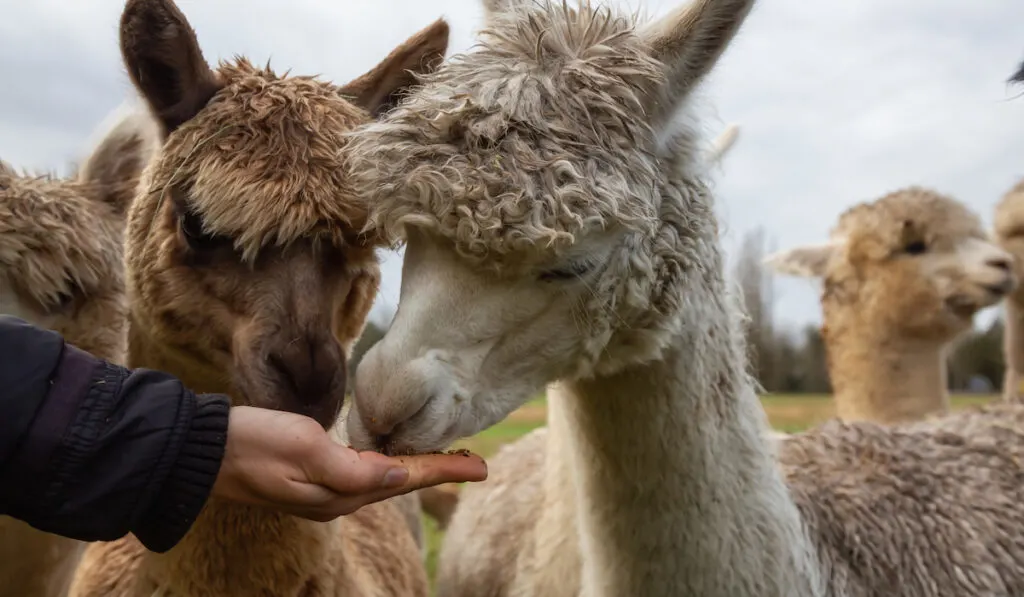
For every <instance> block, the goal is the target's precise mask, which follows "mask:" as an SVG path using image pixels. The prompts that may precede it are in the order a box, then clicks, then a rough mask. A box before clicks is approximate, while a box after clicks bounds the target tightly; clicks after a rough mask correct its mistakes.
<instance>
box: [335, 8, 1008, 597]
mask: <svg viewBox="0 0 1024 597" xmlns="http://www.w3.org/2000/svg"><path fill="white" fill-rule="evenodd" d="M751 5H752V1H751V0H698V1H697V2H694V3H693V4H691V5H689V6H687V7H684V8H682V9H679V10H676V11H674V12H672V13H671V14H669V15H668V16H666V17H665V18H663V19H661V20H659V21H658V22H656V23H653V24H651V25H644V26H640V27H637V26H635V25H634V23H633V21H632V19H631V18H630V17H628V16H625V15H622V14H619V13H616V12H614V11H612V10H605V9H602V10H595V9H592V8H591V7H589V6H584V7H582V8H581V9H580V10H579V11H573V10H570V9H567V8H565V7H564V6H563V5H561V4H559V5H557V6H555V5H551V4H545V3H534V2H529V3H525V2H524V3H522V4H519V3H516V4H515V5H513V6H504V5H499V4H498V3H496V2H495V3H492V6H491V10H492V14H491V16H490V27H489V28H488V29H487V30H485V31H484V32H483V34H482V35H481V44H480V45H481V47H480V48H478V49H477V50H476V51H474V52H472V53H469V54H465V55H462V56H458V57H455V58H452V59H451V60H449V61H447V62H446V63H445V64H444V65H443V66H442V67H441V68H440V69H439V70H438V72H437V73H436V74H434V75H431V76H429V77H428V78H427V80H426V82H425V85H424V87H422V88H421V89H419V90H417V91H416V92H414V93H413V94H412V95H411V96H410V97H409V98H408V99H407V101H406V102H405V103H404V104H403V105H402V106H400V107H399V108H398V109H396V110H395V111H393V112H392V113H390V114H388V115H387V116H386V117H384V118H383V119H382V120H381V122H379V123H376V124H371V125H369V126H367V127H364V128H361V129H359V130H358V131H356V132H354V133H353V137H354V139H353V141H352V145H351V146H350V147H349V150H350V151H349V152H348V155H349V156H350V158H351V159H352V160H353V163H352V164H351V166H352V174H353V179H352V182H353V183H354V184H356V188H357V190H358V191H359V192H360V193H361V194H363V195H364V196H365V197H366V198H367V199H368V201H369V204H370V205H371V206H372V212H371V220H372V221H373V222H374V224H375V225H376V226H378V227H379V229H380V230H382V231H384V232H385V233H388V234H394V235H396V237H398V238H403V239H404V240H405V241H406V243H407V245H406V253H405V263H404V270H403V277H402V303H401V305H400V308H399V310H398V313H397V315H396V317H395V320H394V322H393V324H392V326H391V328H390V330H389V331H388V333H387V334H386V335H385V337H384V338H383V339H382V340H381V341H380V342H379V343H378V344H377V345H376V346H375V347H374V348H372V349H371V350H370V351H369V352H368V353H367V354H366V356H365V358H364V359H363V361H362V364H361V365H360V367H359V370H358V372H357V381H356V388H355V395H356V396H355V402H354V404H353V406H352V413H351V416H350V417H349V418H348V428H349V432H350V438H351V439H352V441H353V442H354V443H356V444H357V445H359V446H369V445H378V446H381V447H383V448H386V449H389V450H393V451H397V452H402V451H414V452H419V451H429V450H433V449H439V448H442V447H444V446H446V445H448V444H449V443H450V442H451V441H453V440H454V439H456V438H459V437H465V436H468V435H471V434H473V433H476V432H478V431H480V430H482V429H484V428H486V427H488V426H489V425H492V424H493V423H495V422H497V421H498V420H500V419H501V418H503V417H504V416H506V415H507V414H508V413H509V412H511V411H512V410H513V409H515V408H516V407H518V406H519V405H521V404H523V403H524V402H525V401H526V400H528V399H529V398H530V397H532V396H534V395H536V393H537V392H538V391H540V390H541V389H542V388H543V387H544V386H545V385H546V384H548V383H550V382H553V381H556V380H560V381H559V385H558V392H559V394H560V395H559V397H558V399H557V400H554V401H553V406H554V407H556V408H557V411H558V412H555V413H553V414H552V429H551V432H550V435H551V437H554V438H560V439H561V440H563V443H562V445H561V449H558V450H555V449H552V450H551V451H549V452H547V453H546V455H545V456H546V457H548V458H550V459H552V460H555V461H556V463H557V466H561V470H563V471H567V473H565V474H564V476H562V477H561V479H560V481H561V483H560V487H559V491H556V492H554V493H552V494H546V495H544V496H540V498H539V503H543V505H544V509H545V511H547V510H548V509H550V510H551V511H554V510H556V509H560V510H561V512H562V513H564V515H562V516H558V517H556V518H558V520H561V521H565V522H568V526H569V527H570V533H571V526H572V524H573V523H572V522H571V521H576V523H578V524H579V542H578V545H579V550H580V562H581V563H580V568H579V574H578V578H579V583H578V584H576V585H573V584H570V583H571V581H572V578H571V577H567V578H566V584H565V585H563V586H561V587H559V590H558V593H559V594H567V595H573V594H583V595H587V596H588V597H603V596H613V595H614V596H615V597H621V596H622V595H644V596H645V597H647V596H651V597H660V596H670V595H671V596H676V595H703V596H710V597H717V596H729V597H734V596H736V595H778V596H782V595H785V596H794V595H876V594H887V595H978V594H1013V593H1014V592H1015V591H1020V590H1021V589H1022V588H1024V547H1021V546H1019V545H1018V542H1016V541H1014V539H1013V537H1014V534H1013V533H1014V529H1015V528H1017V525H1019V524H1021V523H1022V522H1024V506H1022V505H1021V498H1024V487H1022V486H1021V484H1020V483H1019V482H1017V476H1018V475H1019V474H1020V468H1019V467H1020V465H1018V464H1017V461H1018V460H1017V459H1018V458H1019V457H1020V456H1024V438H1022V437H1021V434H1020V433H1019V432H1018V431H1017V430H1016V429H1017V428H1016V427H1013V426H1012V423H1011V424H1007V423H1006V422H1004V420H1005V419H1007V418H1014V417H1015V416H1016V415H1017V414H1019V411H1018V410H1013V409H1012V408H1010V409H1009V410H1007V411H1005V412H1003V411H998V412H997V411H994V410H989V411H982V412H972V413H970V414H968V415H960V416H952V417H949V419H956V421H955V422H956V423H957V425H959V427H958V426H957V425H953V424H952V423H951V422H950V421H949V420H945V421H943V424H944V425H951V426H952V427H951V428H949V429H944V430H942V432H935V431H933V430H932V429H930V428H927V427H920V426H914V425H911V426H908V427H905V428H900V429H895V430H889V429H886V428H883V427H879V426H877V425H874V424H870V423H860V424H843V423H833V424H831V425H828V426H826V427H824V428H822V429H820V430H816V431H812V432H808V433H805V434H801V436H799V437H795V438H793V439H790V440H787V441H786V442H783V444H782V446H783V448H782V453H781V457H782V460H783V465H782V466H780V464H779V462H778V460H776V458H775V456H774V454H773V453H772V452H771V450H769V449H768V445H769V444H768V443H767V442H766V441H765V440H764V438H763V437H762V434H763V433H764V432H765V430H766V428H767V425H766V421H765V416H764V412H763V410H762V409H761V407H760V403H759V401H758V399H757V396H756V395H755V393H754V391H753V384H752V383H751V380H749V378H748V377H747V375H746V374H745V370H746V363H745V359H744V347H743V343H742V338H741V326H740V321H739V313H738V312H737V310H736V306H735V305H734V301H733V298H732V297H730V296H729V295H728V293H727V284H726V282H725V279H724V275H723V272H722V269H723V259H722V255H721V251H720V248H719V244H718V227H717V222H716V220H715V217H714V206H713V202H712V198H711V195H710V193H709V191H708V189H707V187H706V185H705V184H704V182H703V181H702V178H701V176H700V175H699V172H701V171H702V170H703V168H702V167H701V164H700V162H701V160H700V159H699V156H698V147H697V142H696V139H695V138H694V136H693V135H692V133H691V132H689V131H687V130H681V131H679V133H678V134H677V135H675V136H673V137H672V138H671V139H670V142H669V143H665V144H662V143H661V139H659V132H660V131H661V129H663V128H664V126H665V123H666V122H667V121H668V119H669V117H670V116H671V115H672V114H673V113H674V112H675V111H676V108H678V107H679V106H680V105H681V104H684V103H685V101H686V99H687V98H688V96H689V95H690V92H691V91H692V90H693V88H694V86H695V85H697V84H699V82H700V81H701V80H702V79H703V77H704V76H705V75H706V74H707V72H708V71H709V70H710V69H711V68H712V66H713V65H714V64H715V62H716V61H717V58H718V56H719V55H720V54H721V52H722V51H723V50H724V49H725V47H726V46H727V44H728V42H729V41H730V40H731V39H732V38H733V36H734V35H735V33H736V31H737V29H738V28H739V26H740V24H741V23H742V21H743V20H744V18H745V16H746V15H747V13H748V11H749V9H750V7H751ZM662 147H664V152H663V153H659V149H660V148H662ZM1006 408H1009V407H1006ZM1017 418H1019V417H1017ZM978 421H980V422H978ZM556 425H561V426H563V427H564V431H556V429H555V427H556ZM1002 427H1005V429H1003V428H1002ZM548 466H551V465H550V464H549V465H548ZM556 470H557V469H556ZM979 506H981V507H979ZM453 524H454V522H453ZM565 526H566V525H565V524H564V523H563V524H562V526H560V527H559V528H557V529H555V528H548V529H542V530H541V531H538V534H537V537H543V536H545V535H547V536H553V535H554V534H555V533H556V532H557V531H558V530H561V529H563V528H565ZM514 531H515V529H514V528H513V530H512V532H514ZM506 540H508V534H502V535H496V536H491V537H480V541H479V542H478V543H477V544H476V547H477V549H479V550H487V549H489V545H493V544H494V543H496V542H501V541H506ZM462 555H465V556H468V557H472V554H470V553H466V554H462ZM522 556H523V558H524V559H529V555H528V554H526V553H525V551H524V552H523V554H522ZM534 564H535V566H534V568H535V569H536V568H542V567H546V566H548V562H546V561H543V560H541V559H539V558H538V559H536V560H535V561H534ZM453 580H456V581H457V580H458V579H453ZM514 581H515V582H516V583H517V584H518V583H522V584H520V588H522V589H526V591H525V593H526V594H530V590H531V588H532V587H531V586H530V584H531V583H530V579H529V578H522V577H517V578H515V579H514ZM442 590H446V591H448V592H447V593H446V594H447V595H457V594H459V593H458V592H456V590H461V591H463V592H464V593H463V594H473V595H480V594H500V593H497V592H492V590H493V587H479V586H478V587H452V586H451V585H448V586H445V587H442ZM534 594H535V593H534Z"/></svg>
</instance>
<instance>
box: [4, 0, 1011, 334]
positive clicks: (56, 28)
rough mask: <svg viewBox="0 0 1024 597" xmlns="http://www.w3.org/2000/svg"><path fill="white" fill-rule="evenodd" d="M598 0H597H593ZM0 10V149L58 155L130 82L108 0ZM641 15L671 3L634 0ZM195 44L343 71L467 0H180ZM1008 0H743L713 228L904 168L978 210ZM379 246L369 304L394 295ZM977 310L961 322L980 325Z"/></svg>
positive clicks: (877, 187) (787, 228)
mask: <svg viewBox="0 0 1024 597" xmlns="http://www.w3.org/2000/svg"><path fill="white" fill-rule="evenodd" d="M608 1H614V0H608ZM4 3H5V4H7V6H4V10H3V15H4V17H3V19H0V56H2V57H3V59H2V60H0V81H3V83H2V87H3V92H2V93H0V157H2V158H3V159H4V160H6V161H8V162H10V163H13V164H14V165H16V166H20V167H24V168H29V169H33V170H48V171H56V172H66V171H67V167H68V165H69V164H70V163H71V162H72V161H74V160H76V159H78V158H79V157H80V153H81V151H83V150H84V148H85V143H86V142H87V141H88V139H89V138H90V133H91V132H92V129H93V127H94V126H95V125H96V124H97V123H98V122H99V121H101V120H102V119H103V118H104V116H106V115H107V114H108V113H109V111H110V110H112V109H113V108H115V107H116V106H117V105H118V104H119V103H120V102H121V101H122V100H123V99H124V98H125V97H127V94H128V93H130V91H131V87H130V84H129V83H128V80H127V78H126V77H125V76H124V73H123V69H122V66H121V61H120V56H119V54H118V49H117V22H118V18H119V16H120V11H121V8H122V6H123V2H122V1H120V0H89V1H87V2H84V1H82V0H32V2H17V3H16V2H14V1H13V0H5V2H4ZM622 4H625V5H628V6H630V7H637V6H641V5H642V6H645V7H646V8H647V10H648V11H649V12H650V13H652V14H655V15H658V14H663V13H664V12H665V11H666V10H668V9H670V8H672V7H673V6H675V5H676V2H673V1H671V0H651V1H649V2H646V3H644V4H641V3H640V2H639V1H638V0H628V1H625V2H622ZM179 6H180V7H181V8H182V10H183V11H184V13H185V14H186V15H187V16H188V18H189V20H190V21H191V23H192V25H193V26H194V28H195V29H196V31H197V33H198V35H199V40H200V43H201V44H202V47H203V50H204V52H205V54H206V57H207V59H209V60H211V61H215V60H216V59H218V58H230V57H231V56H233V55H234V54H245V55H247V56H249V57H250V58H252V59H253V60H255V61H256V62H266V61H267V60H268V59H270V60H271V64H272V66H274V67H276V69H277V70H279V71H283V70H284V69H286V68H291V69H292V72H293V73H296V74H317V73H319V74H321V75H323V76H324V77H325V78H328V79H331V80H334V81H336V82H344V81H347V80H349V79H351V78H352V77H354V76H356V75H358V74H360V73H362V72H363V71H365V70H366V69H368V68H369V67H371V66H372V65H374V64H376V62H377V61H379V60H380V59H381V58H383V57H384V56H385V55H386V54H387V52H388V51H390V50H391V49H392V48H393V47H394V46H395V45H397V44H399V43H400V42H401V41H402V40H404V39H405V38H406V37H407V36H409V35H410V34H412V33H414V32H415V31H417V30H418V29H420V28H421V27H423V26H425V25H427V24H428V23H430V22H431V21H432V20H434V19H436V18H438V17H439V16H444V17H446V18H447V19H448V21H449V23H450V24H451V27H452V36H451V45H450V50H449V52H450V53H451V52H458V51H462V50H466V49H468V48H469V47H470V45H471V44H472V40H473V37H472V35H473V31H474V29H475V28H476V27H478V26H479V24H480V19H481V17H482V11H481V9H480V7H479V6H478V2H477V0H431V1H429V2H425V1H423V0H348V1H342V0H288V1H286V2H282V1H280V0H180V1H179ZM1021 59H1024V2H1022V1H1021V0H978V1H968V0H855V1H850V0H820V1H818V2H808V1H807V0H761V1H760V2H759V4H758V5H757V6H756V8H755V9H754V13H753V14H752V15H751V16H750V17H749V18H748V20H747V22H746V24H745V26H744V28H743V30H742V31H741V33H740V35H739V37H738V38H737V39H736V41H735V43H734V44H733V45H732V47H731V48H730V49H729V50H728V52H727V53H726V55H725V57H724V58H723V59H722V61H721V62H720V64H719V67H718V69H717V71H716V73H714V75H713V76H712V78H711V79H710V80H709V81H708V82H707V84H706V85H705V87H704V89H703V92H702V96H701V102H700V109H701V113H702V114H704V115H706V117H707V118H708V119H709V122H710V124H708V127H707V128H708V129H709V131H711V133H712V134H713V133H714V132H715V131H717V130H720V129H721V128H722V127H723V126H724V125H725V124H726V123H729V122H735V123H738V124H739V125H740V126H741V134H740V139H739V142H738V143H737V144H736V146H735V147H734V148H733V150H732V151H731V153H730V154H729V156H728V158H727V159H726V161H725V163H724V165H723V167H722V169H721V170H720V171H719V172H718V173H717V174H716V176H717V179H718V182H717V191H718V198H719V199H718V200H719V215H720V218H721V220H722V222H723V226H724V231H725V236H724V241H725V244H726V248H727V249H728V250H730V251H731V250H733V249H734V248H735V246H736V245H737V244H738V241H739V239H740V237H741V236H742V235H743V233H744V232H746V231H747V230H750V229H751V228H753V227H756V226H764V227H765V228H766V229H767V231H768V233H769V235H770V236H771V237H772V238H774V241H775V243H776V244H777V245H778V247H779V248H785V247H789V246H793V245H796V244H805V243H815V242H820V241H822V240H824V239H825V237H826V235H827V233H828V230H829V228H830V227H831V226H832V224H833V222H834V221H835V219H836V217H837V216H838V215H839V213H840V212H841V211H843V210H844V209H846V208H847V207H849V206H850V205H852V204H854V203H856V202H858V201H862V200H867V199H874V198H876V197H879V196H881V195H882V194H884V193H886V192H888V191H891V190H895V189H896V188H899V187H902V186H906V185H910V184H922V185H927V186H931V187H934V188H936V189H938V190H940V191H943V192H946V193H949V194H952V195H953V196H955V197H957V198H959V199H960V200H962V201H964V202H966V203H967V204H968V205H970V206H971V207H972V208H973V209H975V210H976V211H977V212H978V213H979V214H980V215H981V217H982V218H983V220H984V221H985V223H986V225H988V224H990V223H991V219H992V209H993V207H994V205H995V203H996V201H997V200H998V199H999V197H1000V195H1001V194H1002V193H1003V192H1005V191H1006V190H1007V189H1008V188H1009V187H1010V186H1011V185H1012V184H1013V183H1014V182H1015V181H1016V180H1018V179H1019V178H1021V177H1024V97H1021V98H1020V99H1014V98H1015V95H1017V94H1018V93H1020V92H1024V89H1013V88H1010V87H1008V86H1007V85H1006V84H1005V80H1006V78H1007V77H1008V76H1009V75H1010V74H1011V73H1012V72H1013V71H1014V69H1015V67H1016V65H1017V64H1018V63H1019V62H1020V60H1021ZM400 262H401V257H400V256H399V255H395V254H388V255H387V256H386V258H385V263H384V270H385V273H384V284H383V288H382V292H381V296H380V297H379V298H378V307H379V310H378V316H380V315H383V314H384V313H386V312H388V311H390V310H393V309H394V306H395V305H396V304H397V298H398V288H399V279H400V266H401V263H400ZM776 292H777V305H776V311H777V315H778V317H779V319H780V320H781V321H782V322H784V323H786V324H789V325H798V324H804V323H811V322H818V321H820V309H819V306H818V301H817V293H818V288H817V286H816V285H815V284H814V283H812V282H809V281H804V280H795V279H778V280H777V282H776ZM995 313H996V311H995V310H994V309H990V310H989V311H988V312H987V313H985V314H984V315H983V316H982V317H981V318H980V319H979V322H987V321H988V320H989V319H990V318H991V317H992V316H993V315H995Z"/></svg>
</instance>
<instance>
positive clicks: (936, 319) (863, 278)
mask: <svg viewBox="0 0 1024 597" xmlns="http://www.w3.org/2000/svg"><path fill="white" fill-rule="evenodd" d="M766 261H767V262H768V263H769V264H770V265H771V266H772V267H774V268H775V269H776V270H778V271H780V272H782V273H787V274H792V275H802V276H811V277H815V278H820V279H821V280H823V292H822V295H821V303H822V311H823V313H824V325H823V326H822V336H823V339H824V342H825V346H826V351H827V356H828V365H829V375H830V377H831V381H832V387H833V388H834V390H835V401H836V407H837V412H838V414H839V416H840V417H841V418H842V419H843V420H847V421H856V420H864V421H876V422H879V423H896V422H901V421H914V420H918V419H921V418H923V417H926V416H929V415H936V414H944V413H946V412H948V411H949V393H948V391H947V389H946V385H947V383H946V382H947V375H946V361H947V352H948V350H949V347H950V346H951V345H952V343H953V342H954V341H955V340H956V339H957V338H958V337H959V336H961V335H962V334H963V333H964V332H966V331H967V330H969V329H970V328H971V324H972V321H973V318H974V314H975V313H977V312H978V311H979V310H980V309H984V308H986V307H989V306H992V305H995V304H996V303H998V302H999V301H1000V300H1001V299H1002V298H1003V297H1005V296H1006V294H1007V293H1008V292H1009V291H1011V290H1013V288H1014V286H1015V284H1016V282H1017V277H1016V276H1014V275H1013V273H1012V271H1011V267H1010V266H1011V264H1012V256H1011V255H1010V254H1009V253H1007V252H1006V251H1004V250H1002V249H1000V248H999V247H998V246H996V245H995V244H994V243H993V242H991V241H990V240H989V239H988V238H987V235H986V234H985V231H984V230H983V229H982V226H981V221H980V220H979V219H978V217H977V216H976V215H975V214H974V213H972V212H971V211H970V210H968V209H967V208H966V207H965V206H964V205H963V204H961V203H960V202H958V201H956V200H954V199H952V198H950V197H948V196H945V195H942V194H939V193H937V192H935V191H932V190H929V189H924V188H919V187H909V188H905V189H901V190H898V191H895V192H892V193H889V194H887V195H885V196H884V197H882V198H880V199H878V200H876V201H872V202H865V203H861V204H858V205H856V206H854V207H852V208H850V209H848V210H847V211H846V212H844V213H843V214H842V215H841V216H840V217H839V222H838V224H837V225H836V227H835V229H834V230H833V231H832V234H831V238H830V242H829V243H827V244H824V245H817V246H808V247H797V248H794V249H790V250H787V251H783V252H780V253H777V254H775V255H772V256H770V257H769V258H768V259H767V260H766Z"/></svg>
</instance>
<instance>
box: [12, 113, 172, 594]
mask: <svg viewBox="0 0 1024 597" xmlns="http://www.w3.org/2000/svg"><path fill="white" fill-rule="evenodd" d="M97 133H99V135H97V136H98V139H97V140H96V142H95V143H94V148H93V149H92V151H91V152H90V154H89V156H88V157H87V158H86V161H85V163H84V164H82V166H81V167H80V168H79V170H78V173H77V175H76V176H74V177H73V178H55V177H51V176H38V175H36V176H33V175H26V174H17V173H16V172H15V171H14V170H13V169H12V168H10V167H9V166H7V165H6V164H4V163H3V162H0V313H4V314H7V315H15V316H17V317H21V318H22V319H25V320H27V321H30V322H32V323H34V324H36V325H39V326H43V327H47V328H50V329H53V330H56V331H57V332H59V333H60V334H62V335H63V336H64V338H65V339H67V341H68V342H71V343H72V344H75V345H77V346H78V347H80V348H82V349H84V350H87V351H89V352H91V353H93V354H95V355H96V356H98V357H100V358H103V359H107V360H109V361H113V362H123V361H124V357H125V348H126V346H125V345H126V340H127V336H126V333H125V328H126V326H125V322H126V318H125V310H124V274H123V271H124V266H123V264H122V250H121V242H122V232H123V229H124V218H125V210H126V209H127V206H128V203H129V201H130V200H131V197H134V196H135V185H136V184H137V183H138V179H139V174H140V173H141V172H142V168H143V166H144V165H145V162H146V160H147V159H148V158H149V156H150V155H152V153H153V151H154V149H155V148H156V142H157V131H156V125H155V122H153V120H152V119H151V118H149V116H148V115H147V114H146V113H145V112H144V111H141V110H136V109H131V108H130V107H128V106H127V105H126V106H122V107H121V108H119V109H117V110H115V111H114V113H113V114H112V117H111V118H109V119H108V120H107V121H106V122H104V123H102V124H101V125H100V126H99V127H98V128H97ZM83 548H84V544H83V543H80V542H78V541H74V540H71V539H67V538H65V537H59V536H57V535H51V534H49V533H43V532H42V531H38V530H36V529H34V528H32V527H30V526H28V525H27V524H25V523H22V522H20V521H17V520H14V519H12V518H8V517H0V595H5V596H6V595H10V596H12V597H13V596H17V597H58V596H61V595H64V594H65V592H66V591H67V586H68V583H69V582H70V580H71V574H72V572H73V571H74V567H75V565H76V564H77V562H78V560H79V557H80V556H81V553H82V549H83Z"/></svg>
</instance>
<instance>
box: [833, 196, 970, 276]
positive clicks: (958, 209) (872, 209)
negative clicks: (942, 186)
mask: <svg viewBox="0 0 1024 597" xmlns="http://www.w3.org/2000/svg"><path fill="white" fill-rule="evenodd" d="M908 235H911V236H914V237H917V238H919V240H922V241H924V242H925V243H926V244H927V245H928V246H930V247H937V248H941V249H946V250H952V249H953V245H954V244H955V243H957V242H959V241H961V240H962V239H965V238H978V239H984V238H985V232H984V229H983V228H982V225H981V220H980V219H979V218H978V216H977V214H975V213H974V212H972V211H971V210H970V209H968V208H967V207H966V206H964V205H963V204H962V203H960V202H959V201H957V200H955V199H953V198H952V197H949V196H948V195H944V194H942V193H939V192H937V191H934V190H932V189H928V188H924V187H919V186H911V187H906V188H903V189H899V190H897V191H893V192H891V193H888V194H886V195H884V196H883V197H880V198H879V199H876V200H874V201H870V202H865V203H859V204H857V205H854V206H853V207H851V208H849V209H847V210H846V211H844V212H843V213H842V214H841V215H840V216H839V221H838V223H837V224H836V226H835V228H834V229H833V231H832V237H833V238H840V237H841V238H846V239H847V240H849V241H850V242H851V244H852V245H856V246H858V247H859V248H860V249H862V251H866V253H865V256H870V257H872V258H874V259H882V258H885V257H888V256H889V255H890V254H891V253H892V252H894V251H897V250H900V249H902V247H903V245H904V244H905V243H906V241H907V237H908Z"/></svg>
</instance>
